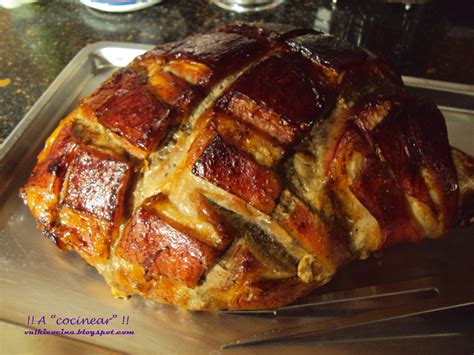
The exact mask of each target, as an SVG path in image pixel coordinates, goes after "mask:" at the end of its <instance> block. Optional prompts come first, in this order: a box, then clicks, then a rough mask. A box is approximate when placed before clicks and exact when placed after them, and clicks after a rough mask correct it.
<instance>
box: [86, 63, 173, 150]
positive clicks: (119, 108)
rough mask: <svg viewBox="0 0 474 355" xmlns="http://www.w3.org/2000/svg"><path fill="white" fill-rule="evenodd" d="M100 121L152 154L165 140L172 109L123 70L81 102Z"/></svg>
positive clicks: (128, 70) (132, 75)
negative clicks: (162, 140) (163, 139)
mask: <svg viewBox="0 0 474 355" xmlns="http://www.w3.org/2000/svg"><path fill="white" fill-rule="evenodd" d="M81 104H82V106H85V107H87V108H89V109H91V110H92V112H93V113H94V115H95V116H96V117H97V119H98V121H99V122H100V123H101V124H102V125H104V126H105V127H106V128H108V129H110V130H111V131H112V132H113V133H115V134H117V135H118V136H119V137H121V138H122V139H124V140H126V141H127V142H128V143H130V144H131V145H133V146H135V147H137V148H139V149H141V150H143V151H144V152H145V153H149V152H151V151H152V150H153V149H154V148H155V147H156V146H157V145H158V144H159V142H160V141H161V139H162V138H163V137H164V135H165V133H166V130H167V128H168V125H169V109H168V107H167V106H166V105H165V104H164V103H162V102H160V101H158V100H157V99H156V98H155V97H153V95H152V94H151V93H150V92H149V91H148V90H147V88H146V87H145V86H144V84H143V82H142V80H141V78H140V77H139V76H138V75H137V74H135V73H134V72H133V71H132V70H130V69H122V70H120V71H119V72H117V73H116V74H115V75H114V76H113V77H112V78H111V79H109V80H107V81H106V82H105V83H104V84H102V86H101V87H100V88H99V89H98V90H96V91H95V92H94V93H93V94H92V95H91V96H89V97H88V98H86V99H83V100H82V101H81Z"/></svg>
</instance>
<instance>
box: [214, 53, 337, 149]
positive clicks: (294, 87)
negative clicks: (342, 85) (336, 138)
mask: <svg viewBox="0 0 474 355" xmlns="http://www.w3.org/2000/svg"><path fill="white" fill-rule="evenodd" d="M302 66H303V65H302V61H301V59H298V58H296V57H295V56H293V55H291V54H284V55H281V56H272V57H270V58H268V59H266V60H264V61H263V62H261V63H260V64H258V65H256V66H255V67H253V68H252V69H250V70H249V71H247V73H245V74H244V75H243V76H242V77H241V78H240V79H239V80H238V81H237V82H236V83H235V84H234V85H233V86H232V87H231V88H230V89H229V93H228V94H227V95H226V96H224V98H223V99H221V100H220V101H219V102H218V106H219V107H220V108H221V109H224V110H228V111H230V112H231V113H233V114H234V115H235V116H236V117H239V118H240V119H242V120H243V121H244V122H247V123H249V124H251V125H253V126H255V127H256V128H258V129H260V130H262V131H264V132H266V133H268V134H269V135H271V136H273V137H275V138H276V139H278V140H279V141H281V142H282V143H285V144H292V143H293V142H294V141H295V140H296V139H297V138H298V137H299V136H300V135H301V134H302V133H304V132H305V131H307V130H308V129H309V128H310V127H311V125H312V124H313V122H314V121H315V120H316V119H317V118H318V117H320V115H321V113H322V111H323V109H324V108H326V102H327V97H326V96H327V95H328V90H326V89H325V88H324V87H323V86H321V85H318V84H317V83H315V82H314V81H312V80H311V78H310V77H309V76H308V73H307V72H305V71H304V70H302V69H300V67H302ZM295 102H298V105H295V104H294V103H295Z"/></svg>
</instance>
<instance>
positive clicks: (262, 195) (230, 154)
mask: <svg viewBox="0 0 474 355" xmlns="http://www.w3.org/2000/svg"><path fill="white" fill-rule="evenodd" d="M192 172H193V174H194V175H196V176H199V177H201V178H203V179H206V180H208V181H210V182H212V183H214V184H216V185H217V186H219V187H221V188H223V189H224V190H226V191H229V192H230V193H232V194H235V195H237V196H239V197H241V198H242V199H244V200H245V201H247V202H248V203H249V204H250V205H252V206H254V207H255V208H257V209H259V210H261V211H262V212H266V213H270V212H271V211H272V210H273V207H274V206H275V199H276V198H277V197H278V196H279V195H280V193H281V191H282V187H281V182H280V180H279V178H278V177H277V176H276V175H275V173H273V172H272V171H271V170H269V169H268V168H265V167H263V166H260V165H258V164H257V163H256V162H255V161H253V160H252V159H251V158H250V157H247V156H246V155H245V154H243V153H242V152H240V151H239V150H238V149H237V148H236V147H234V146H232V145H229V144H227V143H225V142H224V141H223V139H222V138H221V137H220V136H216V138H214V140H213V141H212V142H211V143H210V144H209V145H208V147H207V148H206V149H205V150H204V152H203V153H202V155H201V156H200V157H199V159H198V160H197V161H196V162H195V163H194V165H193V169H192Z"/></svg>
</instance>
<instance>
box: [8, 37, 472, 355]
mask: <svg viewBox="0 0 474 355" xmlns="http://www.w3.org/2000/svg"><path fill="white" fill-rule="evenodd" d="M151 47H152V46H148V45H142V44H130V43H118V42H98V43H95V44H93V45H90V46H87V47H85V48H84V49H83V50H81V51H80V52H79V53H78V54H77V55H76V57H75V58H74V59H73V60H72V61H71V62H70V63H69V64H68V65H67V66H66V68H65V69H64V70H63V71H62V73H61V74H60V75H59V76H58V78H57V79H56V80H55V81H54V82H53V83H52V84H51V86H50V87H49V88H48V90H47V91H46V92H45V93H44V94H43V96H41V98H40V99H39V100H38V102H37V103H36V104H35V105H34V106H33V107H32V109H31V110H30V112H28V114H27V115H26V116H25V118H24V119H23V120H22V121H21V122H20V123H19V124H18V126H17V127H16V128H15V130H14V131H13V132H12V133H11V134H10V136H9V137H8V138H7V139H6V141H5V142H4V143H3V145H2V146H1V147H0V265H1V270H0V272H1V274H0V291H1V294H0V297H1V305H0V312H1V313H0V318H1V319H2V320H3V321H5V322H8V323H11V324H15V325H16V327H14V328H13V329H14V332H15V331H16V332H17V333H16V334H15V335H16V338H15V339H16V341H20V342H21V341H25V342H27V341H31V340H32V339H36V342H37V343H36V344H41V342H40V340H41V339H38V337H45V336H48V337H51V335H29V334H25V331H26V332H28V331H29V330H32V331H33V330H34V329H36V328H39V329H40V330H43V329H45V330H48V331H54V330H57V331H60V332H61V330H62V332H63V334H64V332H67V331H71V330H73V331H76V332H77V331H78V330H80V329H84V330H88V331H94V330H104V331H110V330H114V331H115V332H118V331H120V330H123V331H126V332H129V333H131V332H133V334H115V335H111V334H110V335H102V336H101V335H98V334H96V335H94V336H91V335H88V334H87V335H86V334H80V335H78V334H74V335H67V334H65V335H62V336H61V337H64V336H65V337H67V338H68V339H67V343H65V344H68V345H67V346H74V345H71V344H74V342H81V343H82V344H81V348H82V346H84V344H91V345H94V346H95V348H91V351H94V349H96V350H97V349H99V348H97V346H99V347H100V349H102V350H107V349H108V350H110V351H118V352H134V353H146V352H148V353H149V352H153V353H163V354H170V353H180V354H181V353H194V354H196V353H205V354H218V353H219V352H223V353H229V354H230V353H243V352H245V353H250V354H253V353H255V354H257V353H258V354H266V353H268V354H270V353H273V352H275V351H276V350H278V351H282V352H290V351H291V352H294V353H311V354H314V353H322V354H340V353H348V352H351V353H361V354H362V353H379V352H384V353H394V352H401V351H403V352H405V353H416V352H418V353H419V352H424V353H426V352H429V353H443V352H444V353H447V352H450V353H453V352H456V353H461V352H463V353H464V352H469V353H472V351H473V350H474V344H473V341H472V339H474V337H473V334H474V307H473V306H468V307H463V308H461V309H458V310H451V311H442V312H437V313H435V314H431V315H424V316H417V317H410V318H407V319H404V320H397V321H389V322H385V323H380V324H378V325H377V326H375V327H374V326H372V327H366V328H364V327H361V328H357V329H352V330H348V331H347V332H346V333H345V334H342V335H340V336H339V337H338V338H335V339H331V338H324V339H320V338H311V337H308V338H307V339H305V340H304V341H298V342H283V343H277V344H268V345H265V346H259V347H255V348H245V349H231V350H221V348H220V346H221V345H222V344H224V343H228V342H230V341H232V340H233V339H236V338H241V337H244V336H246V335H250V334H253V333H257V332H260V331H263V330H265V329H268V328H270V327H277V326H279V325H282V324H284V325H285V326H289V325H294V326H297V325H303V324H305V322H309V321H313V322H314V319H312V317H302V316H298V317H294V316H293V317H283V318H275V319H268V318H262V317H258V316H255V317H228V316H223V315H219V314H214V313H209V312H186V311H183V310H179V309H177V308H175V307H173V306H166V305H159V304H155V303H153V302H149V301H146V300H144V299H143V298H141V297H132V298H131V299H129V300H121V299H115V298H114V297H113V296H112V294H111V293H110V290H109V287H108V286H107V284H106V283H105V281H104V280H103V279H102V277H101V276H99V275H98V274H97V272H96V271H95V269H93V268H92V267H90V266H88V265H87V264H86V263H85V262H84V261H83V260H81V259H80V258H79V257H78V256H77V255H75V254H74V253H62V252H60V251H59V250H57V249H56V247H55V246H54V245H53V244H52V243H51V242H50V241H49V240H47V239H46V238H43V237H42V236H41V234H40V232H39V231H38V230H37V229H36V227H35V225H34V220H33V218H32V216H31V214H30V213H29V211H28V210H27V208H26V207H25V206H24V205H23V203H22V201H21V200H20V198H19V197H18V190H19V188H20V187H21V186H22V185H23V184H24V183H25V182H26V180H27V178H28V176H29V174H30V172H31V169H32V168H33V166H34V164H35V161H36V155H37V154H38V152H39V151H40V150H41V148H42V146H43V144H44V141H45V139H46V138H47V137H48V136H49V134H50V133H51V131H52V130H53V129H54V128H55V127H56V125H57V123H58V121H59V120H60V119H61V118H63V117H64V116H65V115H66V114H67V113H68V112H70V111H72V110H73V109H74V108H75V106H76V102H77V99H78V98H79V97H83V96H86V95H88V94H90V93H91V92H92V91H93V90H94V89H95V88H96V87H97V86H98V85H99V84H100V83H101V82H102V81H103V80H104V79H106V78H107V77H108V76H109V75H110V74H111V73H112V71H113V70H115V69H116V68H117V67H122V66H125V65H126V64H128V63H129V62H130V60H131V59H133V58H134V57H135V56H137V55H139V54H141V53H143V52H144V51H146V50H148V49H150V48H151ZM404 81H405V82H406V84H407V85H409V86H410V87H412V88H413V90H416V91H418V92H421V93H422V94H425V95H428V96H431V97H432V98H433V99H434V100H435V102H436V103H437V104H438V105H439V106H440V108H441V109H442V111H443V114H444V116H445V118H446V121H447V126H448V132H449V138H450V142H451V145H453V146H455V147H458V148H460V149H462V150H464V151H465V152H468V153H470V154H474V111H473V110H474V86H470V85H459V84H454V83H445V82H437V81H431V80H426V79H418V78H411V77H404ZM473 272H474V228H473V227H468V228H463V229H458V230H455V231H453V232H452V233H451V234H450V235H449V236H448V237H447V238H446V239H443V240H437V241H425V242H424V243H422V244H421V245H418V246H417V245H401V246H397V247H394V248H391V249H389V250H386V251H384V254H383V257H382V258H380V259H377V258H370V259H368V260H365V261H361V262H353V263H352V264H350V265H349V266H347V267H346V268H345V269H343V270H342V271H340V272H339V273H338V274H337V275H336V277H335V278H334V279H333V280H332V281H331V282H330V283H329V284H328V285H326V286H324V287H322V288H320V289H318V290H316V291H315V292H321V293H322V292H328V291H338V290H345V289H350V288H356V287H366V286H371V285H375V284H381V283H385V282H397V281H404V280H411V279H416V278H420V277H426V276H432V275H439V274H443V273H444V274H446V273H447V274H449V275H452V277H456V275H458V274H459V273H470V275H474V273H473ZM472 281H473V282H474V276H472ZM32 317H34V320H33V318H32ZM42 317H44V318H42ZM93 317H94V318H110V319H111V321H110V323H109V324H107V325H100V326H99V325H80V326H79V325H70V324H65V323H64V322H62V323H61V322H59V323H58V322H56V320H57V319H59V318H61V319H63V320H64V319H73V318H76V319H79V318H81V319H84V318H93ZM41 320H43V322H42V323H38V321H41ZM32 337H37V338H32ZM48 339H49V338H48ZM61 339H63V338H59V339H58V342H60V341H63V342H64V340H61ZM38 350H39V349H38ZM102 350H101V351H102Z"/></svg>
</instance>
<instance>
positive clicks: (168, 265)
mask: <svg viewBox="0 0 474 355" xmlns="http://www.w3.org/2000/svg"><path fill="white" fill-rule="evenodd" d="M118 253H119V255H121V256H122V257H123V258H125V259H126V260H128V261H130V262H132V263H136V264H139V265H141V266H142V267H143V268H144V270H145V273H146V275H147V276H148V277H151V278H153V277H156V276H159V275H161V276H165V277H168V278H171V279H175V280H178V281H181V282H183V283H184V284H185V285H186V286H187V287H191V288H194V287H195V286H196V285H197V283H198V281H199V278H200V277H201V275H202V274H203V273H204V271H205V270H206V268H207V267H208V266H209V265H210V264H211V263H212V262H213V260H214V259H215V258H216V256H217V250H216V249H213V248H211V247H210V246H208V245H206V244H204V243H203V242H201V241H199V240H197V239H195V238H193V237H191V236H190V235H189V234H187V233H185V232H183V231H182V230H180V229H179V227H177V226H172V225H171V224H170V223H168V222H167V221H165V220H164V219H163V218H160V217H159V216H158V215H157V214H155V213H154V212H153V211H152V210H150V209H149V208H147V207H146V206H145V207H141V208H140V209H139V210H137V211H136V212H135V213H134V214H133V216H132V219H131V221H130V222H129V223H128V225H127V227H126V229H125V231H124V235H123V237H122V240H121V242H120V246H119V248H118Z"/></svg>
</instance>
